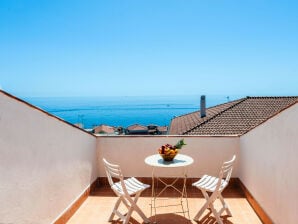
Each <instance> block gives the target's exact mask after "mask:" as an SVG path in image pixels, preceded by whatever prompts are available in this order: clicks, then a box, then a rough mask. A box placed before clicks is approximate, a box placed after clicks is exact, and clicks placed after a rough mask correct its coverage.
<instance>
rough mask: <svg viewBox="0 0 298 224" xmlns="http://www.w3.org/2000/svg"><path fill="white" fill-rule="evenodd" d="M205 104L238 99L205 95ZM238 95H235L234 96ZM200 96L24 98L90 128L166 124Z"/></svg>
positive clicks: (191, 107)
mask: <svg viewBox="0 0 298 224" xmlns="http://www.w3.org/2000/svg"><path fill="white" fill-rule="evenodd" d="M205 96H206V107H211V106H215V105H218V104H222V103H226V102H228V101H231V100H234V99H239V98H241V97H239V96H233V97H231V96H223V95H210V96H208V95H205ZM237 97H238V98H237ZM200 98H201V96H200V95H199V96H194V95H191V96H186V95H184V96H118V97H116V96H109V97H106V96H105V97H104V96H100V97H29V98H25V99H24V100H26V101H27V102H29V103H31V104H33V105H34V106H37V107H39V108H41V109H43V110H45V111H47V112H48V113H50V114H53V115H55V116H57V117H59V118H61V119H63V120H65V121H67V122H69V123H71V124H82V125H83V128H85V129H91V128H93V127H95V126H98V125H101V124H105V125H110V126H115V127H124V128H126V127H128V126H130V125H133V124H141V125H152V124H154V125H158V126H168V125H169V124H170V122H171V119H173V118H174V117H177V116H181V115H183V114H187V113H191V112H194V111H197V110H199V109H200Z"/></svg>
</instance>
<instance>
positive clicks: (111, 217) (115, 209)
mask: <svg viewBox="0 0 298 224" xmlns="http://www.w3.org/2000/svg"><path fill="white" fill-rule="evenodd" d="M121 201H122V196H121V197H119V198H118V200H117V202H116V204H115V206H114V208H113V212H112V214H111V215H110V217H109V222H111V221H112V220H113V218H114V216H115V214H116V211H117V209H118V207H119V205H120V202H121Z"/></svg>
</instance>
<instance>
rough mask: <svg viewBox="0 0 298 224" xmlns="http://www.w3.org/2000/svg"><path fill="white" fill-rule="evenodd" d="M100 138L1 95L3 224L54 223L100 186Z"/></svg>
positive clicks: (0, 217) (0, 196)
mask: <svg viewBox="0 0 298 224" xmlns="http://www.w3.org/2000/svg"><path fill="white" fill-rule="evenodd" d="M96 163H97V160H96V138H95V137H94V136H92V135H90V134H88V133H85V132H83V131H82V130H79V129H77V128H74V127H73V126H71V125H68V124H66V123H64V122H62V121H60V120H58V119H57V118H54V117H52V116H50V115H48V114H46V113H44V112H42V111H40V110H38V109H36V108H34V107H31V106H30V105H27V104H26V103H23V102H20V101H19V100H17V99H15V98H13V97H11V96H9V95H7V94H5V93H3V92H2V91H0V223H13V224H23V223H28V224H29V223H30V224H43V223H46V224H48V223H52V222H54V221H55V219H56V218H57V217H59V216H60V214H61V213H63V211H64V210H65V209H66V208H67V207H68V206H69V205H71V204H72V202H74V201H75V199H76V198H77V197H79V196H80V195H81V194H82V192H84V190H85V189H86V188H87V187H88V186H89V185H90V183H92V182H93V181H94V180H96V178H97V176H98V174H97V173H96V170H97V165H96Z"/></svg>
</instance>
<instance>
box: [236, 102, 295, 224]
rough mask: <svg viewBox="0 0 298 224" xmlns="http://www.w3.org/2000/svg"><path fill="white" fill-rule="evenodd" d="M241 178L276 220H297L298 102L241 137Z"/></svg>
mask: <svg viewBox="0 0 298 224" xmlns="http://www.w3.org/2000/svg"><path fill="white" fill-rule="evenodd" d="M240 156H241V157H240V158H239V159H240V163H241V170H240V173H239V177H240V180H241V181H242V182H243V184H244V185H245V186H246V188H247V189H248V190H249V192H250V193H251V194H252V195H253V197H254V198H255V200H256V201H257V202H258V203H259V204H260V205H261V207H262V208H263V210H264V211H265V212H266V213H267V215H269V217H270V218H271V219H272V221H273V223H287V224H296V223H297V222H298V212H297V211H298V201H297V199H298V173H297V170H298V103H296V104H295V105H293V106H291V107H290V108H288V109H286V110H284V111H283V112H281V113H279V114H278V115H276V116H274V117H272V118H271V119H269V120H268V121H266V122H265V123H263V124H262V125H260V126H258V127H257V128H255V129H253V130H252V131H250V132H249V133H247V134H245V135H243V136H242V137H241V138H240Z"/></svg>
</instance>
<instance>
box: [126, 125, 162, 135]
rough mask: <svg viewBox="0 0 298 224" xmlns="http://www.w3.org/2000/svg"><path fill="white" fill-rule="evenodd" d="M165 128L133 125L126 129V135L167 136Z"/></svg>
mask: <svg viewBox="0 0 298 224" xmlns="http://www.w3.org/2000/svg"><path fill="white" fill-rule="evenodd" d="M167 130H168V128H167V126H158V125H154V124H151V125H148V126H144V125H140V124H133V125H130V126H128V127H127V128H126V131H125V134H126V135H165V134H167Z"/></svg>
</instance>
